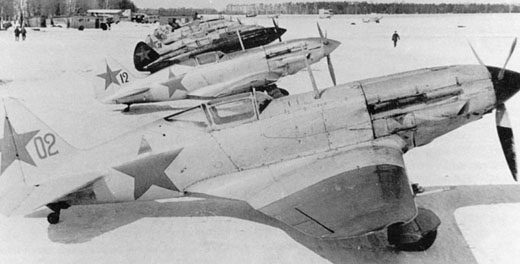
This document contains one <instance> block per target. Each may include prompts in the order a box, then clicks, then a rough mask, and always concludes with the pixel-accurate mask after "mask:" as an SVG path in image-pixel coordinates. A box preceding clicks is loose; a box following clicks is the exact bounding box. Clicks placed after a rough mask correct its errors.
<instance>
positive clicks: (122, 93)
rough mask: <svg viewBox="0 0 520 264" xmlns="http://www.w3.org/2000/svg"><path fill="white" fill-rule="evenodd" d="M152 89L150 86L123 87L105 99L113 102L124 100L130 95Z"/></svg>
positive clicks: (104, 100) (106, 101)
mask: <svg viewBox="0 0 520 264" xmlns="http://www.w3.org/2000/svg"><path fill="white" fill-rule="evenodd" d="M149 90H150V87H141V88H131V89H121V90H119V91H118V92H116V93H115V94H113V95H111V96H108V97H107V98H104V99H103V102H105V103H111V102H124V101H125V99H127V98H129V97H133V96H136V95H140V94H144V93H146V92H148V91H149Z"/></svg>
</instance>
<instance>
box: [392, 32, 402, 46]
mask: <svg viewBox="0 0 520 264" xmlns="http://www.w3.org/2000/svg"><path fill="white" fill-rule="evenodd" d="M400 39H401V38H400V37H399V34H397V31H394V34H393V35H392V41H393V42H394V48H395V47H397V41H398V40H400Z"/></svg>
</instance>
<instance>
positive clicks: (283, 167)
mask: <svg viewBox="0 0 520 264" xmlns="http://www.w3.org/2000/svg"><path fill="white" fill-rule="evenodd" d="M515 43H516V42H515ZM513 47H514V46H513ZM510 56H511V53H510V55H509V57H510ZM479 61H480V60H479ZM519 89H520V73H518V72H514V71H511V70H506V69H505V65H504V67H503V68H498V67H494V66H485V65H484V64H481V65H452V66H445V67H435V68H425V69H419V70H415V71H409V72H404V73H398V74H393V75H388V76H383V77H379V78H371V79H367V80H360V81H355V82H351V83H346V84H343V85H339V86H333V87H329V88H326V89H321V90H319V89H318V88H317V87H315V86H314V87H313V90H314V91H309V92H307V93H302V94H296V95H290V96H285V97H281V98H279V99H274V100H273V99H272V98H271V97H269V96H268V95H266V94H264V93H258V92H255V91H252V92H251V93H242V94H237V95H234V96H229V97H224V98H219V99H216V100H213V101H209V102H205V103H203V104H201V105H199V106H196V107H193V108H191V109H187V110H183V111H180V112H175V113H172V114H170V115H168V116H166V117H164V118H163V119H160V120H157V121H155V122H152V123H150V124H147V125H144V126H143V127H141V128H140V129H138V130H136V131H133V132H131V133H126V134H124V135H122V136H119V137H117V138H116V139H114V140H112V141H109V142H107V143H106V144H103V145H100V146H98V147H95V148H93V149H89V150H77V149H75V148H73V147H72V146H70V145H69V144H67V143H66V142H65V141H64V140H63V139H62V138H61V137H59V135H58V134H57V133H56V132H55V131H53V130H52V129H51V128H49V127H48V126H47V125H45V124H44V123H43V122H42V121H40V120H39V119H38V118H37V117H36V116H35V115H34V114H33V113H32V112H31V111H30V110H29V109H27V108H25V107H24V106H23V105H22V104H21V103H20V102H19V101H17V100H16V99H9V98H7V99H3V107H2V108H1V109H2V110H1V111H3V112H4V113H3V114H4V116H5V118H3V127H4V129H3V135H2V137H1V140H0V143H1V144H0V147H1V155H2V158H1V167H0V168H1V170H0V212H1V213H3V214H6V215H12V214H26V213H29V212H32V211H33V210H36V209H38V208H40V207H42V206H47V207H48V208H50V209H52V210H53V211H54V212H53V213H51V214H49V216H48V221H49V222H50V223H51V224H57V223H58V222H59V221H60V219H59V216H60V210H62V209H66V208H68V207H69V206H71V205H76V204H93V203H116V202H124V201H141V200H155V199H161V198H175V197H190V196H195V197H197V196H198V197H200V196H203V197H206V198H207V199H212V198H219V199H221V198H227V199H235V200H241V201H246V202H247V203H249V204H250V205H251V206H252V207H253V208H254V209H256V210H259V211H261V212H263V213H264V214H266V215H269V216H271V217H274V218H276V219H278V220H280V221H282V222H284V223H286V224H288V225H290V226H292V227H294V228H295V229H297V230H299V231H301V232H303V233H305V234H308V235H310V236H313V237H319V238H323V239H337V238H346V237H356V236H362V235H365V234H369V233H371V232H374V231H380V230H387V233H388V243H389V244H390V245H393V247H395V249H397V250H412V251H414V250H426V249H428V248H429V247H430V246H431V245H432V244H433V242H434V240H435V238H436V236H437V228H438V226H439V225H440V220H439V218H438V217H437V216H436V215H435V214H434V213H433V212H432V211H430V210H428V209H425V208H417V206H416V203H415V197H414V192H413V191H412V188H410V184H409V180H408V176H407V174H406V169H405V165H404V162H403V155H404V153H406V152H407V151H409V150H410V149H413V148H415V147H420V146H423V145H426V144H428V143H430V142H432V141H433V140H434V139H435V138H437V137H440V136H442V135H444V134H446V133H448V132H449V131H452V130H454V129H456V128H458V127H461V126H463V125H465V124H468V123H470V122H472V121H476V120H479V119H481V118H482V117H483V116H484V115H486V114H488V113H491V112H492V111H493V110H494V111H495V113H496V123H497V129H498V134H499V138H500V140H501V144H502V148H503V150H504V153H505V156H506V159H507V161H508V164H509V166H510V170H511V173H512V174H513V177H514V178H515V180H516V174H517V169H516V168H517V167H516V158H515V154H514V153H515V152H514V144H513V136H512V135H513V134H512V130H511V128H510V127H509V126H507V124H508V122H507V114H506V107H505V102H506V101H507V100H508V99H509V98H511V97H512V96H513V95H514V94H516V93H517V92H518V90H519ZM65 221H66V219H65Z"/></svg>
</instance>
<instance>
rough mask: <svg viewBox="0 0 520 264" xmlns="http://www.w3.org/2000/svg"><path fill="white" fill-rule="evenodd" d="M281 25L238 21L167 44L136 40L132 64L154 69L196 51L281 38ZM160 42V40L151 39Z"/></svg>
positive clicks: (242, 46) (228, 49)
mask: <svg viewBox="0 0 520 264" xmlns="http://www.w3.org/2000/svg"><path fill="white" fill-rule="evenodd" d="M285 31H286V30H285V29H284V28H280V27H278V25H277V24H276V23H275V26H274V27H268V28H264V27H260V26H254V25H253V26H251V25H242V26H241V27H240V28H239V29H236V30H233V31H228V30H225V29H224V30H219V31H215V32H212V33H210V34H207V35H204V36H202V37H190V38H185V39H182V40H179V41H176V42H173V43H171V44H169V45H162V44H160V45H159V46H160V47H157V46H154V47H151V46H149V45H148V44H146V43H145V42H139V43H137V45H136V47H135V50H134V66H135V68H136V69H137V70H138V71H151V72H156V71H158V70H160V69H163V68H165V67H167V66H170V65H172V64H177V63H181V62H183V61H185V60H188V59H190V58H193V57H194V56H197V55H199V54H203V53H207V52H211V51H221V52H223V53H231V52H235V51H239V50H244V49H250V48H254V47H258V46H262V45H266V44H269V43H271V42H273V41H274V40H276V39H279V40H280V41H281V36H282V35H283V34H284V33H285ZM155 43H161V42H155Z"/></svg>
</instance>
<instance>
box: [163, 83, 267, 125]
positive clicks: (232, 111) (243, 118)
mask: <svg viewBox="0 0 520 264" xmlns="http://www.w3.org/2000/svg"><path fill="white" fill-rule="evenodd" d="M272 100H273V98H272V97H270V96H268V95H266V94H265V93H261V92H250V93H241V94H237V95H233V96H226V97H223V98H218V99H215V100H211V101H208V102H205V103H202V104H200V105H198V106H195V107H192V108H188V109H186V110H183V111H180V112H177V113H175V114H172V115H169V116H167V117H165V118H164V119H165V120H166V121H170V122H175V121H184V122H190V123H196V124H197V125H198V126H201V125H203V126H205V127H207V128H209V129H210V130H220V129H224V128H228V127H233V126H237V125H240V124H244V123H249V122H253V121H256V120H258V119H259V117H260V114H261V113H262V111H263V110H264V109H265V108H266V107H267V105H268V104H269V103H270V102H271V101H272Z"/></svg>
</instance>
